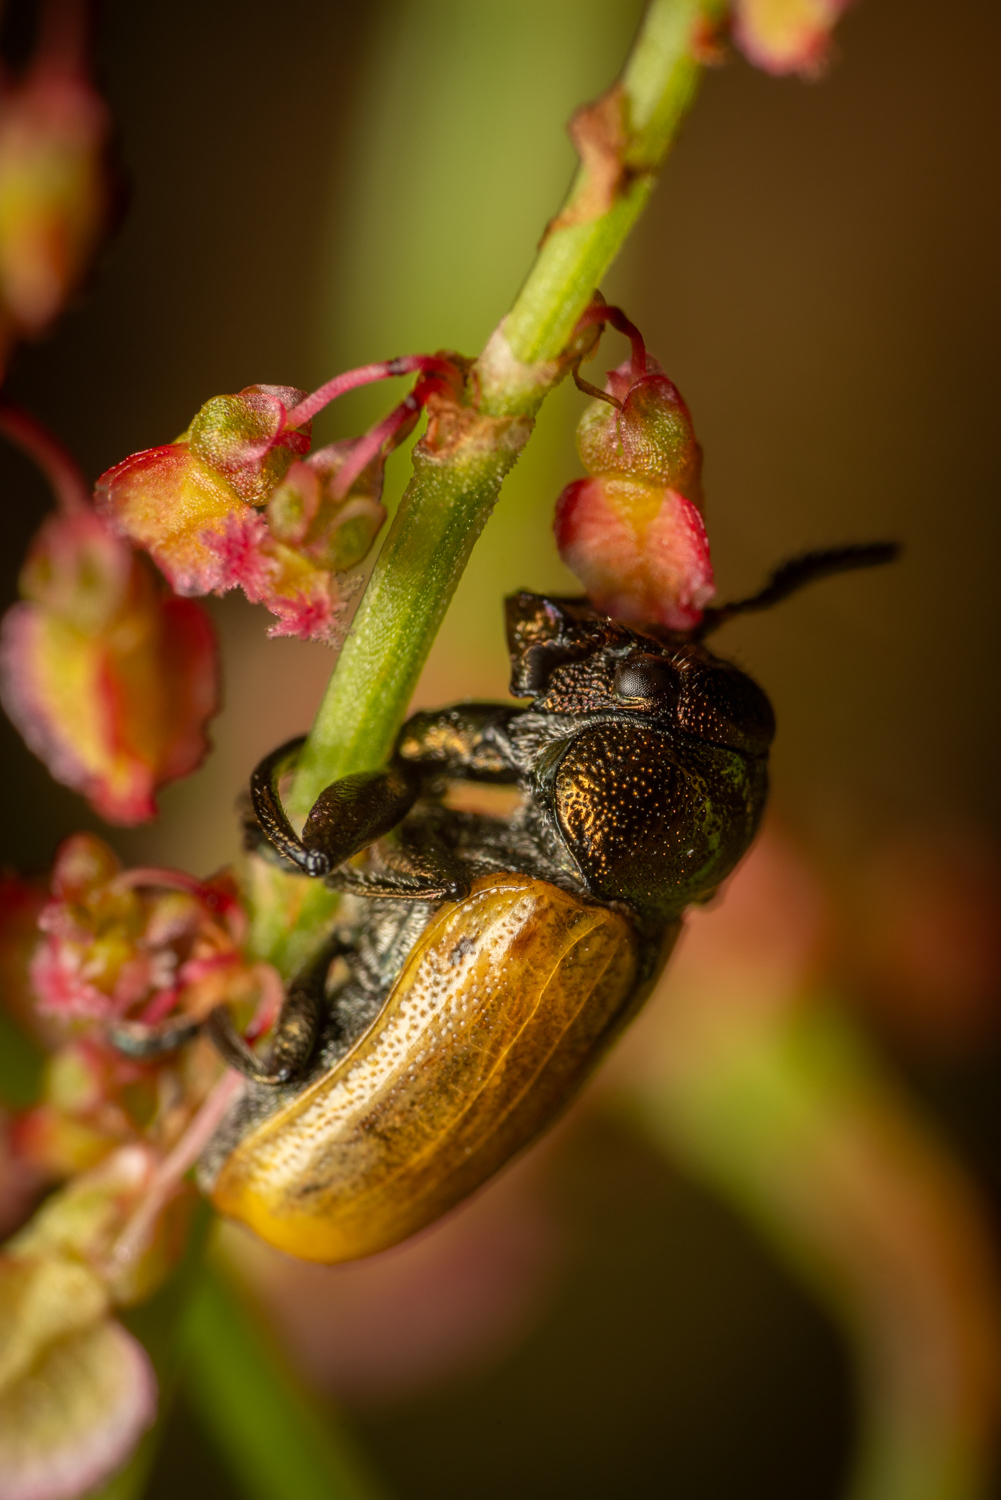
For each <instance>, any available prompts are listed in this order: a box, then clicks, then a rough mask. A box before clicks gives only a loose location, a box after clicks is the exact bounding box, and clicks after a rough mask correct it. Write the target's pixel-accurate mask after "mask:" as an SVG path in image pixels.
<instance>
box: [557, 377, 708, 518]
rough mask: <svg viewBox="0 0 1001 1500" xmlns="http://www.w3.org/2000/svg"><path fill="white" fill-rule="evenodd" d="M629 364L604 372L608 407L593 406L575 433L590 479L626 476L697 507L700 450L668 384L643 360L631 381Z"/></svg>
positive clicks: (595, 403)
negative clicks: (661, 487) (615, 403)
mask: <svg viewBox="0 0 1001 1500" xmlns="http://www.w3.org/2000/svg"><path fill="white" fill-rule="evenodd" d="M629 371H630V363H629V361H628V360H627V361H626V363H625V364H622V365H619V367H618V369H616V370H609V372H608V382H607V385H608V390H609V392H610V393H611V394H612V395H613V396H615V397H616V398H617V399H618V400H619V401H621V403H622V406H621V410H620V409H619V408H617V407H615V406H612V405H611V403H610V402H608V401H592V402H591V404H590V405H589V406H588V408H587V409H586V411H585V412H584V415H583V416H582V417H581V419H580V423H579V424H578V427H577V451H578V453H579V454H580V457H581V462H582V463H583V465H584V467H585V469H586V470H587V472H588V473H589V474H605V473H609V472H615V473H621V474H631V475H633V476H634V477H636V478H637V479H643V480H645V481H646V482H648V483H651V484H661V485H664V486H666V487H667V488H668V489H672V490H677V491H678V492H679V493H680V494H682V495H684V496H685V497H686V498H687V499H688V500H690V501H691V502H692V504H693V505H697V506H701V504H702V449H701V448H700V447H699V444H698V442H697V441H696V438H695V429H694V428H693V426H692V418H691V414H690V412H689V410H688V407H687V406H686V405H685V402H684V400H683V398H682V395H681V392H680V391H679V390H678V388H677V386H676V385H675V384H674V382H673V381H671V380H668V378H667V376H666V375H665V374H664V373H663V372H662V370H661V368H660V366H659V365H658V364H657V362H656V360H654V359H651V358H650V356H649V355H647V373H646V374H645V375H643V376H641V378H640V379H639V380H637V381H635V382H633V381H631V380H630V374H629Z"/></svg>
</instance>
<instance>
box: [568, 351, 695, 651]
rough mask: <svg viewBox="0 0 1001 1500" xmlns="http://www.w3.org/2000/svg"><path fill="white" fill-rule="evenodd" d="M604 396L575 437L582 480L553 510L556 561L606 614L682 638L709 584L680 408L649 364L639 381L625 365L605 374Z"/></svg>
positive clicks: (688, 431)
mask: <svg viewBox="0 0 1001 1500" xmlns="http://www.w3.org/2000/svg"><path fill="white" fill-rule="evenodd" d="M641 368H642V366H641ZM606 390H607V392H608V394H609V396H610V397H611V398H612V399H611V400H610V401H605V400H599V399H596V400H594V401H592V402H591V403H590V405H589V406H588V408H587V409H586V411H585V412H584V415H583V417H582V418H581V421H580V424H579V427H578V429H577V445H578V450H579V452H580V456H581V459H582V460H583V463H584V466H585V468H586V469H588V471H589V473H590V474H591V476H592V477H591V478H590V479H578V480H576V481H575V482H574V483H572V484H570V485H568V486H567V488H566V489H565V490H564V491H563V493H562V495H561V496H560V498H559V500H558V501H557V503H556V517H555V522H554V530H555V533H556V542H557V546H558V547H559V551H560V556H561V557H562V559H563V561H564V562H565V563H566V565H567V567H569V568H571V569H572V570H573V572H574V573H576V574H577V577H578V578H579V579H580V580H581V582H582V583H583V584H584V587H585V588H586V589H587V592H588V594H589V596H590V598H591V599H592V601H593V602H594V604H595V605H597V607H598V608H599V609H602V610H604V611H605V612H606V613H607V614H609V615H612V616H613V617H615V618H616V619H620V620H626V621H629V622H632V623H636V624H644V623H647V624H658V625H664V626H666V627H667V628H668V629H669V630H690V629H691V628H692V627H693V626H694V625H697V624H698V622H699V620H700V619H701V618H702V610H703V607H704V606H705V605H706V604H707V603H708V601H709V600H710V599H711V598H712V595H713V591H714V584H713V572H712V563H711V562H710V559H709V544H708V541H707V538H706V533H705V527H704V525H703V524H702V517H701V515H700V513H699V509H698V507H699V506H700V505H701V501H702V485H701V469H702V452H701V449H700V448H699V445H698V443H697V441H696V439H695V433H694V430H693V428H692V419H691V416H690V414H689V411H688V407H687V406H686V405H685V402H684V401H683V400H682V397H681V395H680V394H679V392H678V390H677V387H676V386H675V385H673V384H672V382H671V381H670V380H668V378H667V376H666V375H664V373H663V372H662V371H661V369H660V366H659V365H658V364H657V363H656V361H655V360H652V359H651V358H650V357H649V356H646V357H645V370H644V373H642V374H638V373H635V372H634V367H633V364H632V362H631V361H629V362H627V363H625V364H623V365H620V366H619V367H618V369H615V370H611V371H609V375H608V383H607V386H606Z"/></svg>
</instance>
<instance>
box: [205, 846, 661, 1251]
mask: <svg viewBox="0 0 1001 1500" xmlns="http://www.w3.org/2000/svg"><path fill="white" fill-rule="evenodd" d="M636 983H637V951H636V940H635V937H634V935H633V931H632V928H631V927H630V925H629V923H628V922H626V920H625V919H624V918H623V917H621V916H619V915H618V913H616V912H614V911H610V910H609V909H608V908H607V907H601V906H594V905H589V904H586V903H585V902H583V901H582V900H580V899H579V898H578V897H576V896H572V895H569V894H568V893H567V892H565V891H562V890H559V889H558V888H557V887H555V886H552V885H549V884H547V883H546V882H544V881H540V880H534V879H531V878H529V877H528V876H525V875H516V874H512V875H499V876H489V877H486V878H484V879H482V880H478V881H477V882H476V883H475V884H474V886H473V890H472V893H471V894H470V895H469V896H468V897H467V898H466V899H465V900H464V901H461V902H458V903H449V904H447V905H446V906H443V907H442V908H441V909H440V910H439V911H437V912H436V913H435V914H434V916H433V917H432V918H431V920H430V922H429V923H428V925H427V927H426V928H425V930H424V933H423V935H422V937H421V938H420V940H419V942H418V943H417V944H416V945H415V947H414V949H413V951H412V952H411V954H410V956H409V957H408V959H407V962H406V964H405V966H404V969H403V972H402V974H401V975H400V978H399V979H398V980H397V982H396V984H395V986H394V987H393V990H392V992H391V994H390V995H389V998H388V999H387V1001H386V1004H385V1006H384V1007H383V1009H382V1010H381V1011H380V1013H379V1016H378V1017H377V1019H376V1020H375V1022H374V1023H373V1024H372V1026H371V1027H370V1028H369V1030H368V1031H367V1032H366V1033H365V1034H364V1035H363V1036H362V1037H360V1038H359V1040H358V1042H357V1043H356V1044H355V1046H354V1047H353V1048H352V1049H351V1051H350V1052H349V1053H348V1054H347V1055H346V1056H345V1057H344V1058H343V1059H342V1060H341V1061H340V1062H339V1063H338V1065H337V1066H336V1067H335V1068H333V1069H331V1071H330V1072H329V1073H327V1074H325V1075H324V1077H322V1078H320V1079H318V1080H317V1081H316V1082H315V1083H314V1084H312V1085H311V1086H310V1087H309V1088H307V1089H306V1090H305V1091H304V1092H303V1093H302V1094H301V1095H300V1096H299V1097H298V1098H296V1099H295V1100H293V1101H292V1102H291V1103H290V1104H288V1105H286V1106H285V1107H284V1108H283V1109H280V1110H279V1111H277V1112H276V1113H275V1114H273V1115H271V1116H270V1117H269V1118H268V1119H267V1120H265V1121H263V1122H262V1123H261V1124H260V1125H259V1126H258V1127H257V1128H256V1129H254V1130H252V1131H251V1133H250V1134H249V1135H248V1136H247V1137H245V1139H244V1140H243V1141H241V1142H240V1144H239V1145H238V1146H237V1147H236V1149H235V1150H234V1151H233V1152H232V1154H231V1155H230V1156H229V1157H228V1159H227V1161H226V1162H225V1164H224V1166H223V1168H222V1170H221V1172H220V1173H219V1176H218V1178H217V1180H216V1183H215V1187H214V1190H213V1193H212V1198H213V1202H214V1203H215V1205H216V1207H217V1208H219V1209H220V1210H221V1211H222V1212H223V1213H226V1214H229V1215H231V1216H232V1217H234V1218H237V1219H241V1220H243V1222H244V1223H246V1224H248V1225H249V1226H250V1227H251V1228H252V1229H254V1230H255V1231H256V1233H257V1234H259V1235H260V1236H261V1237H262V1238H263V1239H265V1240H268V1241H269V1242H270V1243H271V1244H273V1245H277V1246H278V1247H279V1248H280V1249H283V1250H287V1251H289V1252H290V1253H292V1254H293V1255H298V1256H301V1257H303V1258H305V1259H307V1260H317V1261H325V1262H334V1261H342V1260H353V1259H355V1258H357V1257H359V1256H363V1255H371V1254H373V1253H374V1252H376V1251H378V1250H384V1249H386V1248H388V1247H389V1246H390V1245H395V1244H397V1243H398V1242H399V1241H400V1240H403V1239H406V1238H407V1236H408V1235H411V1234H413V1233H415V1232H416V1231H417V1230H419V1229H422V1228H424V1227H425V1225H427V1224H430V1223H432V1222H433V1221H434V1220H435V1219H437V1218H438V1217H439V1216H440V1215H441V1214H443V1213H446V1212H447V1211H448V1210H449V1209H450V1208H452V1207H454V1205H455V1204H457V1203H459V1202H460V1201H461V1200H462V1199H463V1198H464V1197H466V1196H467V1194H469V1193H471V1192H472V1191H474V1189H476V1188H477V1187H479V1186H480V1184H481V1183H483V1182H484V1181H485V1180H486V1179H487V1178H488V1177H489V1176H490V1175H491V1174H492V1173H493V1172H495V1171H497V1169H498V1168H499V1167H501V1166H503V1164H504V1163H505V1162H506V1161H507V1160H508V1159H509V1158H510V1157H511V1156H512V1155H513V1154H514V1153H515V1152H516V1151H517V1150H519V1148H520V1147H522V1146H524V1145H525V1144H526V1143H527V1142H528V1141H530V1140H531V1139H532V1138H533V1137H534V1136H535V1135H536V1134H537V1133H538V1132H539V1131H541V1130H542V1129H543V1128H544V1127H545V1126H546V1125H547V1124H548V1123H549V1122H550V1121H551V1119H552V1118H553V1116H554V1115H555V1114H556V1113H557V1112H558V1111H559V1109H560V1108H561V1107H562V1106H563V1104H564V1103H565V1102H566V1101H567V1098H568V1097H569V1096H570V1095H571V1094H572V1092H573V1090H574V1088H575V1086H576V1085H577V1084H578V1083H579V1082H581V1081H583V1078H584V1077H585V1076H586V1074H587V1072H588V1070H589V1068H590V1066H591V1065H592V1064H593V1063H594V1062H595V1061H597V1059H598V1057H600V1055H601V1053H602V1051H603V1050H604V1046H605V1045H606V1044H607V1042H608V1041H609V1040H610V1039H611V1037H612V1036H613V1035H614V1034H615V1032H616V1031H617V1027H616V1021H617V1020H619V1019H620V1017H621V1016H622V1013H623V1012H624V1011H625V1010H626V1009H627V1008H628V1006H629V1002H630V999H631V997H632V995H633V991H634V990H635V988H636Z"/></svg>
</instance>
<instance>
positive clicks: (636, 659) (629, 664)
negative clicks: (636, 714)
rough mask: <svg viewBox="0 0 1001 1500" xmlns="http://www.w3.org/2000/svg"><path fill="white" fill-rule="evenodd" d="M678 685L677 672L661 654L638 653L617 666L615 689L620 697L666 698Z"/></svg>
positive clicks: (675, 690) (674, 691)
mask: <svg viewBox="0 0 1001 1500" xmlns="http://www.w3.org/2000/svg"><path fill="white" fill-rule="evenodd" d="M677 687H678V676H677V673H676V672H675V670H674V668H673V667H672V666H671V664H670V662H666V661H664V660H663V659H662V658H661V657H659V656H649V655H647V654H646V653H637V654H636V655H635V656H630V657H627V658H626V660H625V661H620V662H619V663H618V665H617V666H616V668H615V691H616V693H617V694H618V696H619V697H620V698H666V697H667V696H668V695H669V694H674V693H676V692H677Z"/></svg>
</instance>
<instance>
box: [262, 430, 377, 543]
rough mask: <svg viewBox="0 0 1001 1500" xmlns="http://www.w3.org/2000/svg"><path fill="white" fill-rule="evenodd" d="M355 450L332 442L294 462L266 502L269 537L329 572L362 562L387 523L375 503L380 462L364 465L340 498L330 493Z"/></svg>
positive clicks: (348, 443)
mask: <svg viewBox="0 0 1001 1500" xmlns="http://www.w3.org/2000/svg"><path fill="white" fill-rule="evenodd" d="M354 446H355V444H354V443H353V442H342V443H332V444H331V445H330V446H329V447H328V448H321V449H320V451H319V452H318V453H314V454H312V455H311V457H310V458H308V459H306V461H305V462H304V463H294V464H293V465H292V467H291V468H290V469H289V471H288V474H287V475H286V477H285V481H284V483H283V484H281V485H279V487H278V488H277V489H276V490H275V492H274V494H273V495H272V497H271V499H270V500H269V502H268V523H269V525H270V527H271V532H272V535H274V536H275V537H277V538H278V539H279V540H280V541H282V542H286V543H287V544H289V545H290V546H294V547H298V548H299V549H300V550H301V551H302V552H304V553H305V554H306V556H308V557H310V558H311V559H312V560H313V561H314V562H315V563H316V564H317V566H318V567H321V568H325V569H327V570H328V571H330V572H333V573H341V572H345V571H346V570H347V569H349V568H353V567H355V566H356V565H357V564H358V563H360V562H361V561H362V559H363V558H364V557H365V555H366V554H367V552H368V550H369V548H370V547H371V545H372V543H373V541H374V540H375V537H376V534H377V532H378V531H379V528H380V527H381V526H382V523H383V521H384V520H385V519H386V511H385V508H384V507H383V505H382V504H381V503H380V496H381V494H382V469H383V465H382V463H381V461H376V462H373V463H371V464H369V465H368V467H367V468H366V469H364V470H363V471H362V473H361V474H359V475H358V477H357V478H356V479H355V480H354V481H353V482H352V484H351V487H350V489H349V490H348V493H347V494H346V495H345V496H344V497H343V498H339V497H337V496H336V495H335V494H334V493H333V487H334V482H335V480H336V478H337V475H338V474H339V473H340V471H341V469H342V468H343V467H344V464H345V463H346V462H347V461H348V459H349V458H350V457H351V453H352V450H353V448H354Z"/></svg>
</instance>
